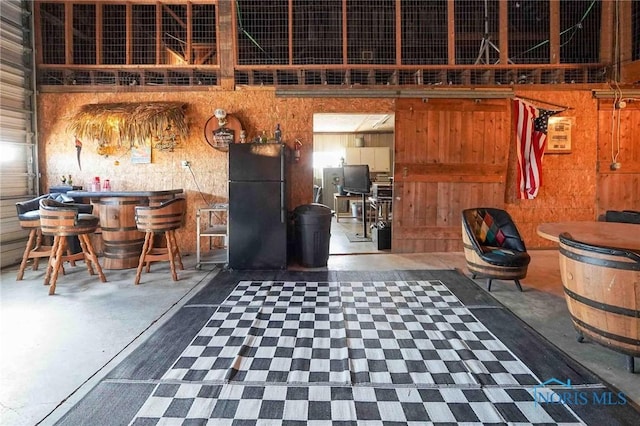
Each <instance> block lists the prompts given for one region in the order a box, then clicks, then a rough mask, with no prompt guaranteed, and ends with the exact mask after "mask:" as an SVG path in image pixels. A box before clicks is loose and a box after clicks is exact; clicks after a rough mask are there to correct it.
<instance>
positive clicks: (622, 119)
mask: <svg viewBox="0 0 640 426" xmlns="http://www.w3.org/2000/svg"><path fill="white" fill-rule="evenodd" d="M613 104H614V100H613V99H601V100H600V101H599V102H598V140H599V144H598V164H597V169H598V175H597V183H598V199H597V202H598V214H599V215H600V214H603V213H604V212H605V211H607V210H638V211H640V101H632V102H626V105H625V107H624V108H622V109H616V108H614V105H613ZM612 124H613V126H612ZM614 162H616V163H618V164H619V166H620V168H618V169H615V168H613V169H612V167H611V166H612V164H613V163H614ZM638 238H639V239H640V235H639V236H638Z"/></svg>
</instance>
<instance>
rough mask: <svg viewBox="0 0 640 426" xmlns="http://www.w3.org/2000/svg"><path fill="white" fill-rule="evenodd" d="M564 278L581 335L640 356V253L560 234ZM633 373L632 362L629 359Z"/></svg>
mask: <svg viewBox="0 0 640 426" xmlns="http://www.w3.org/2000/svg"><path fill="white" fill-rule="evenodd" d="M559 240H560V274H561V277H562V284H563V286H564V291H565V299H566V302H567V307H568V309H569V313H570V314H571V319H572V321H573V324H574V326H575V328H576V330H577V331H578V333H579V335H580V337H582V336H584V337H586V338H587V339H589V340H592V341H594V342H597V343H599V344H601V345H603V346H606V347H608V348H610V349H613V350H616V351H618V352H621V353H623V354H626V355H628V356H629V357H634V356H636V357H637V356H640V308H639V307H640V254H637V253H635V252H633V251H628V250H620V249H612V248H606V247H600V246H593V245H589V244H585V243H581V242H578V241H575V240H573V239H572V238H571V236H570V234H561V235H560V236H559ZM629 363H630V366H629V369H630V370H631V371H633V358H630V360H629Z"/></svg>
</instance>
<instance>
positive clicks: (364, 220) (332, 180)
mask: <svg viewBox="0 0 640 426" xmlns="http://www.w3.org/2000/svg"><path fill="white" fill-rule="evenodd" d="M394 127H395V116H394V114H393V113H391V112H376V113H358V114H354V113H317V114H314V116H313V185H314V194H316V195H317V197H316V199H317V200H318V201H317V202H319V203H320V204H324V205H326V206H327V207H329V208H331V209H332V210H334V211H335V214H334V216H333V219H332V224H331V240H330V248H329V254H331V255H338V254H362V253H388V252H390V251H391V246H390V244H391V243H390V237H389V242H388V244H387V242H386V241H387V240H386V236H387V234H388V233H389V231H390V223H391V219H392V199H391V197H390V196H389V197H387V198H385V200H384V201H385V205H384V209H383V208H382V207H383V206H381V205H380V204H379V203H380V200H379V199H378V198H377V197H376V195H377V194H378V190H379V189H380V188H384V189H387V188H388V191H384V195H385V196H386V195H390V192H391V188H392V185H391V183H392V181H393V164H394V140H395V132H394ZM364 164H366V165H368V166H369V172H370V173H369V176H370V180H371V182H372V191H371V193H370V194H368V195H366V196H365V200H364V203H363V201H362V196H361V195H360V194H351V193H348V192H345V191H344V188H343V184H344V181H343V180H344V173H343V168H342V166H343V165H364ZM336 194H337V195H338V196H336ZM380 194H381V195H382V192H381V193H380ZM383 213H384V217H383V216H381V214H383ZM383 219H385V220H386V222H385V223H380V222H381V221H382V220H383ZM385 226H387V227H388V229H386V230H384V231H382V232H380V230H381V229H383V228H384V227H385ZM380 237H382V239H381V238H380Z"/></svg>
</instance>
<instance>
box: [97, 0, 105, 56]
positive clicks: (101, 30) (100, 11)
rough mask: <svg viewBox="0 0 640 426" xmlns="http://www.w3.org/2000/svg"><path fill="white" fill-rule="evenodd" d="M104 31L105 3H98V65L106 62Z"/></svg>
mask: <svg viewBox="0 0 640 426" xmlns="http://www.w3.org/2000/svg"><path fill="white" fill-rule="evenodd" d="M103 33H104V5H103V4H102V3H96V65H100V64H102V63H104V58H103V57H102V55H103V50H102V43H103V40H104V39H103V38H102V34H103Z"/></svg>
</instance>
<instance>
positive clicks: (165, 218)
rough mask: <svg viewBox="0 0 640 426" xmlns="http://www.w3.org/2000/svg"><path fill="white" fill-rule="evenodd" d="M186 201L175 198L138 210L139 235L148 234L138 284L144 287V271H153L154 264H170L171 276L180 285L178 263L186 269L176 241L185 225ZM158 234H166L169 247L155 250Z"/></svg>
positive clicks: (139, 268) (140, 263)
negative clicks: (177, 270) (142, 279)
mask: <svg viewBox="0 0 640 426" xmlns="http://www.w3.org/2000/svg"><path fill="white" fill-rule="evenodd" d="M185 210H186V200H185V199H184V198H174V199H172V200H169V201H165V202H164V203H162V204H160V205H158V206H136V215H135V217H136V227H137V229H138V231H142V232H144V233H145V236H144V245H143V246H142V253H141V254H140V261H139V262H138V269H137V271H136V278H135V284H136V285H138V284H140V277H141V275H142V268H143V267H144V266H145V265H146V267H147V268H146V269H147V272H149V271H150V269H151V263H152V262H169V266H170V268H171V276H172V277H173V280H174V281H178V274H177V272H176V260H177V262H178V265H179V267H180V269H181V270H183V269H184V265H183V264H182V256H181V255H180V249H179V248H178V243H177V241H176V234H175V230H176V229H178V228H180V227H182V225H183V224H184V215H185ZM155 234H164V239H165V241H166V245H167V246H166V247H154V242H153V237H154V235H155Z"/></svg>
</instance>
